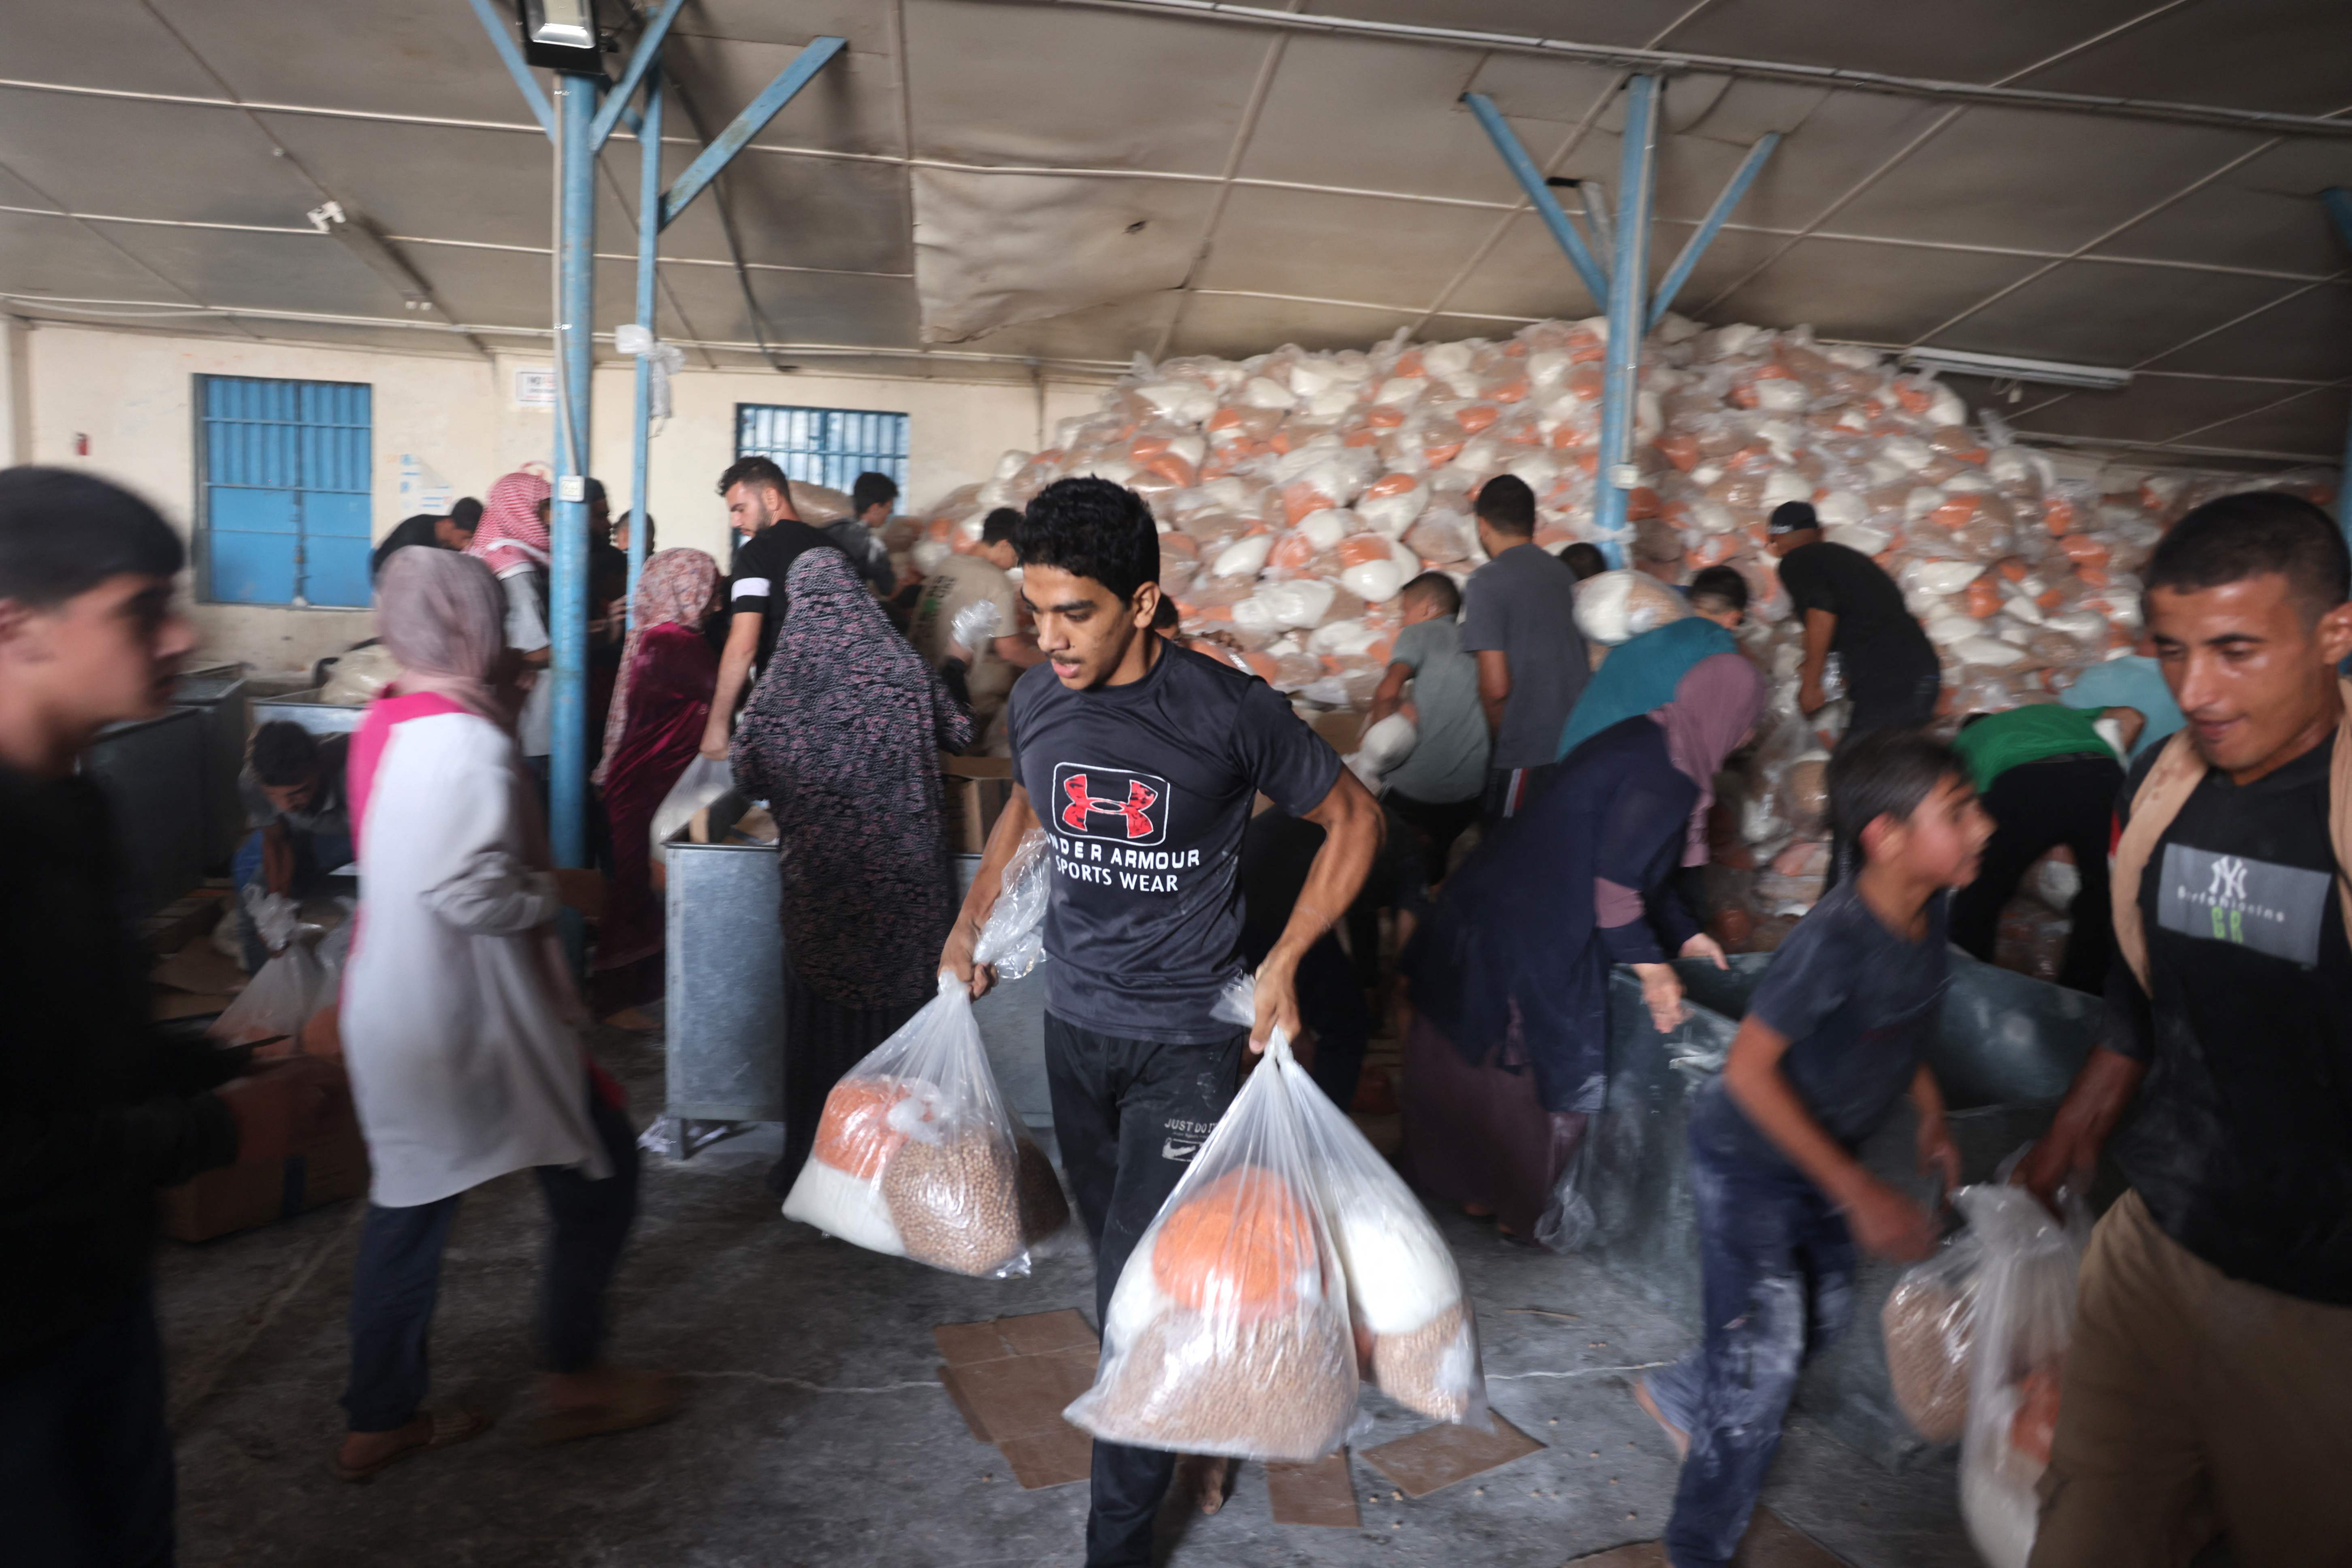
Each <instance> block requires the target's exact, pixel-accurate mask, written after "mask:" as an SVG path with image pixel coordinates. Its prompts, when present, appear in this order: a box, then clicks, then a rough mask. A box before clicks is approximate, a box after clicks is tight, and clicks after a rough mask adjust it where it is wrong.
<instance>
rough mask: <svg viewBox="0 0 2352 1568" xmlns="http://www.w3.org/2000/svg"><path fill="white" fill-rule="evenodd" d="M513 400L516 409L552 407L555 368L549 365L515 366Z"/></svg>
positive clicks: (553, 401)
mask: <svg viewBox="0 0 2352 1568" xmlns="http://www.w3.org/2000/svg"><path fill="white" fill-rule="evenodd" d="M514 400H515V406H516V407H517V408H552V407H554V406H555V367H554V366H553V365H551V364H526V365H518V366H516V367H515V373H514Z"/></svg>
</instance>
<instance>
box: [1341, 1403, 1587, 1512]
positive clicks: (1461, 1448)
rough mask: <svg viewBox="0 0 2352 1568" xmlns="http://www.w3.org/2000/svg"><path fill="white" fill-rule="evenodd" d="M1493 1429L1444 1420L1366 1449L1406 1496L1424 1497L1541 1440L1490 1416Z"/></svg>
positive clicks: (1515, 1456) (1523, 1455) (1367, 1458)
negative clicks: (1419, 1430)
mask: <svg viewBox="0 0 2352 1568" xmlns="http://www.w3.org/2000/svg"><path fill="white" fill-rule="evenodd" d="M1494 1422H1495V1429H1494V1430H1493V1431H1491V1432H1481V1431H1479V1430H1478V1429H1477V1428H1476V1427H1475V1426H1454V1425H1453V1424H1452V1423H1450V1422H1449V1423H1447V1424H1446V1425H1444V1426H1432V1427H1430V1428H1428V1429H1427V1430H1426V1431H1422V1432H1416V1433H1414V1434H1413V1435H1412V1436H1410V1437H1400V1438H1398V1439H1397V1440H1396V1441H1395V1442H1393V1443H1383V1444H1381V1446H1380V1447H1377V1448H1367V1449H1365V1450H1364V1459H1365V1461H1366V1462H1367V1463H1369V1464H1370V1466H1371V1467H1372V1468H1374V1469H1376V1470H1378V1471H1380V1473H1381V1474H1382V1475H1384V1476H1386V1477H1388V1479H1391V1480H1392V1481H1394V1482H1395V1483H1396V1484H1397V1486H1398V1487H1399V1489H1402V1491H1403V1493H1404V1495H1405V1496H1407V1497H1427V1496H1428V1495H1429V1494H1430V1493H1432V1492H1433V1491H1443V1490H1444V1489H1445V1488H1447V1487H1450V1486H1452V1485H1453V1484H1454V1482H1456V1481H1460V1480H1467V1479H1469V1478H1471V1477H1472V1476H1475V1475H1479V1474H1482V1473H1484V1472H1485V1471H1487V1470H1491V1469H1494V1468H1496V1467H1497V1466H1501V1465H1507V1464H1509V1463H1510V1462H1511V1461H1512V1460H1513V1459H1521V1458H1526V1457H1527V1456H1528V1455H1529V1454H1532V1453H1534V1452H1536V1451H1537V1450H1538V1449H1539V1448H1541V1447H1543V1445H1542V1444H1541V1443H1538V1442H1537V1441H1536V1440H1535V1439H1534V1438H1533V1437H1530V1436H1528V1435H1527V1434H1526V1433H1525V1432H1522V1431H1520V1430H1519V1429H1518V1428H1517V1427H1516V1426H1512V1425H1511V1424H1510V1423H1509V1422H1507V1421H1506V1420H1504V1419H1503V1418H1502V1417H1501V1416H1500V1415H1496V1416H1495V1417H1494Z"/></svg>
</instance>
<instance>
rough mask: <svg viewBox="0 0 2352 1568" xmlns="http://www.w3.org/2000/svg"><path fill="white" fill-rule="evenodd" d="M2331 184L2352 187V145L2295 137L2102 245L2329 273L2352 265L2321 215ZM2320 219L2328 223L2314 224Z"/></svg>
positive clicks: (2131, 252)
mask: <svg viewBox="0 0 2352 1568" xmlns="http://www.w3.org/2000/svg"><path fill="white" fill-rule="evenodd" d="M2330 185H2352V142H2287V143H2285V144H2284V145H2283V146H2279V147H2274V148H2273V149H2272V150H2271V151H2269V152H2267V153H2263V155H2262V156H2261V157H2259V158H2256V159H2253V160H2252V161H2251V162H2249V163H2244V164H2242V165H2241V166H2239V167H2238V168H2235V169H2232V170H2231V171H2230V172H2229V173H2228V174H2224V175H2222V176H2221V178H2220V179H2218V180H2215V181H2214V182H2213V183H2212V184H2209V185H2206V186H2205V187H2204V188H2202V189H2201V190H2198V191H2195V192H2193V193H2191V194H2190V195H2188V196H2186V197H2184V198H2182V199H2181V200H2180V201H2179V202H2177V203H2175V204H2174V205H2171V206H2169V207H2167V208H2166V209H2165V210H2164V211H2162V212H2160V213H2158V214H2157V215H2156V216H2154V217H2151V218H2149V219H2148V220H2147V222H2145V223H2139V224H2135V225H2133V226H2132V227H2131V228H2130V229H2129V230H2127V231H2126V232H2125V233H2123V234H2119V235H2117V236H2116V237H2115V238H2114V239H2113V240H2112V241H2110V242H2108V243H2107V244H2105V245H2103V246H2101V247H2099V250H2100V252H2102V253H2105V254H2108V255H2115V256H2154V257H2161V258H2165V259H2168V260H2175V261H2201V262H2210V263H2213V264H2216V265H2219V266H2224V267H2259V268H2272V269H2277V270H2284V271H2290V272H2305V273H2310V274H2313V275H2315V276H2318V275H2325V274H2326V273H2329V272H2333V271H2335V270H2336V268H2339V267H2343V266H2345V265H2347V263H2352V247H2347V243H2346V241H2345V240H2344V239H2343V238H2342V237H2340V236H2338V235H2337V234H2336V226H2335V225H2334V224H2331V223H2328V222H2326V221H2325V220H2324V215H2319V212H2318V197H2319V194H2320V193H2321V192H2322V191H2325V190H2326V189H2327V187H2328V186H2330ZM2314 216H2322V221H2320V222H2314V221H2313V218H2314Z"/></svg>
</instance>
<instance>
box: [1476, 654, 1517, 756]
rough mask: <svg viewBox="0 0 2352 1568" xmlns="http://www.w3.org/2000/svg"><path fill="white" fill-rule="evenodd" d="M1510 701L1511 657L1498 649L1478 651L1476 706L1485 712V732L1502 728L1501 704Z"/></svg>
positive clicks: (1494, 731)
mask: <svg viewBox="0 0 2352 1568" xmlns="http://www.w3.org/2000/svg"><path fill="white" fill-rule="evenodd" d="M1509 700H1511V656H1510V655H1509V654H1507V653H1505V652H1503V650H1502V649H1500V648H1492V647H1482V648H1480V649H1479V650H1478V706H1479V707H1480V708H1483V709H1484V710H1486V732H1487V733H1488V734H1490V735H1491V734H1494V733H1496V732H1497V731H1500V730H1501V729H1502V727H1503V704H1504V703H1506V702H1508V701H1509Z"/></svg>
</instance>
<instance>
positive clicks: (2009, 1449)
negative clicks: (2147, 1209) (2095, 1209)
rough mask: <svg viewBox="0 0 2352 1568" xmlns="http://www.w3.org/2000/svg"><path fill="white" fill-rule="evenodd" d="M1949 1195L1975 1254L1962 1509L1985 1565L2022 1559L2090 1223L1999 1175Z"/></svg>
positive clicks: (2010, 1566) (2012, 1564)
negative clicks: (2058, 1211) (2060, 1216)
mask: <svg viewBox="0 0 2352 1568" xmlns="http://www.w3.org/2000/svg"><path fill="white" fill-rule="evenodd" d="M1955 1201H1956V1202H1958V1205H1959V1206H1960V1212H1961V1213H1962V1214H1964V1215H1967V1216H1968V1221H1969V1234H1971V1235H1972V1236H1973V1237H1975V1238H1976V1244H1977V1246H1978V1247H1980V1248H1981V1249H1982V1254H1983V1266H1982V1269H1981V1271H1980V1273H1979V1276H1978V1282H1977V1300H1976V1319H1975V1344H1974V1347H1973V1350H1972V1352H1971V1355H1970V1361H1971V1363H1972V1364H1971V1365H1970V1368H1969V1410H1968V1421H1967V1425H1966V1427H1965V1429H1964V1435H1963V1436H1962V1438H1961V1440H1960V1518H1961V1520H1962V1521H1964V1522H1965V1523H1966V1524H1967V1525H1968V1528H1969V1539H1970V1540H1971V1541H1972V1542H1975V1544H1976V1549H1977V1552H1978V1554H1979V1555H1980V1556H1981V1557H1983V1558H1984V1560H1985V1562H1986V1563H1988V1564H1990V1568H2025V1561H2026V1558H2027V1557H2028V1556H2029V1555H2030V1554H2031V1553H2032V1550H2033V1532H2034V1528H2035V1523H2036V1521H2037V1520H2038V1519H2039V1517H2040V1514H2041V1508H2042V1504H2041V1500H2040V1498H2039V1497H2038V1496H2037V1495H2036V1492H2035V1487H2036V1485H2037V1484H2038V1483H2039V1482H2040V1481H2041V1479H2042V1470H2043V1468H2045V1467H2046V1466H2047V1465H2048V1464H2049V1462H2050V1438H2051V1434H2052V1433H2053V1431H2054V1430H2055V1429H2056V1427H2057V1424H2058V1383H2059V1374H2060V1372H2061V1370H2062V1369H2063V1365H2064V1363H2065V1359H2066V1342H2067V1339H2068V1337H2069V1335H2070V1334H2071V1333H2072V1332H2073V1329H2074V1280H2075V1275H2076V1273H2077V1272H2078V1271H2079V1269H2080V1268H2081V1267H2082V1261H2083V1247H2084V1243H2085V1241H2086V1240H2087V1233H2088V1229H2089V1226H2088V1221H2087V1217H2086V1216H2085V1215H2084V1214H2083V1212H2082V1210H2081V1209H2080V1207H2079V1206H2077V1205H2071V1204H2070V1205H2069V1215H2068V1218H2067V1219H2066V1220H2065V1221H2064V1222H2063V1223H2062V1222H2060V1221H2059V1220H2057V1219H2054V1218H2053V1217H2052V1216H2051V1214H2050V1211H2049V1210H2047V1209H2045V1208H2043V1207H2042V1205H2041V1203H2040V1202H2039V1201H2038V1200H2036V1199H2035V1198H2034V1196H2033V1194H2031V1193H2029V1192H2027V1191H2026V1190H2025V1189H2024V1188H2023V1187H2013V1186H2009V1185H2007V1184H1991V1185H1984V1186H1973V1187H1963V1188H1961V1189H1960V1191H1959V1193H1958V1195H1957V1197H1956V1199H1955Z"/></svg>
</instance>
